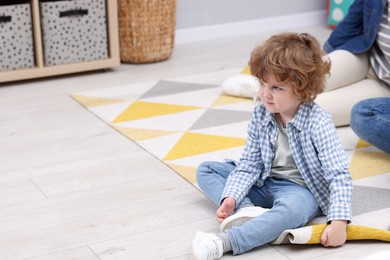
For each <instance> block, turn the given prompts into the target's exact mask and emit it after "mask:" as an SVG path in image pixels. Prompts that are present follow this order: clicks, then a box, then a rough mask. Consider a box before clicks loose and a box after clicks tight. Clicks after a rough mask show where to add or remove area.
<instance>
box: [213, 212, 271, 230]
mask: <svg viewBox="0 0 390 260" xmlns="http://www.w3.org/2000/svg"><path fill="white" fill-rule="evenodd" d="M268 210H269V209H265V208H262V207H244V208H241V209H239V210H238V211H237V212H236V213H235V214H233V215H231V216H230V217H228V218H227V219H225V220H224V221H222V223H221V226H220V227H219V228H220V230H221V232H223V231H225V230H227V229H230V228H232V227H238V226H241V225H242V224H244V223H245V222H247V221H248V220H250V219H253V218H255V217H258V216H260V215H261V214H264V213H265V212H267V211H268Z"/></svg>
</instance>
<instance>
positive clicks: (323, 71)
mask: <svg viewBox="0 0 390 260" xmlns="http://www.w3.org/2000/svg"><path fill="white" fill-rule="evenodd" d="M322 54H323V52H322V50H321V47H320V44H319V42H318V41H317V40H316V39H315V38H314V37H313V36H311V35H309V34H307V33H301V34H297V33H281V34H277V35H274V36H272V37H271V38H269V39H268V40H267V41H266V42H265V43H264V44H262V45H259V46H257V47H256V48H255V49H254V50H253V51H252V53H251V57H250V60H249V66H250V69H251V74H252V75H254V76H255V77H257V78H259V80H260V81H264V79H265V77H266V76H267V74H273V75H274V76H275V79H276V80H277V81H279V82H281V83H284V84H287V85H289V86H291V87H292V88H293V91H294V93H295V95H297V96H298V97H299V98H300V99H301V100H302V102H306V103H307V102H311V101H313V100H314V99H315V98H316V96H317V94H319V93H321V92H322V91H323V90H324V88H325V85H324V82H325V76H326V75H327V74H329V70H330V65H331V64H330V62H329V61H323V59H322Z"/></svg>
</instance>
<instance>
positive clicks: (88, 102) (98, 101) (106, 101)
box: [72, 95, 126, 107]
mask: <svg viewBox="0 0 390 260" xmlns="http://www.w3.org/2000/svg"><path fill="white" fill-rule="evenodd" d="M72 97H73V98H74V99H75V100H76V101H77V102H79V103H80V104H82V105H83V106H85V107H98V106H105V105H111V104H118V103H123V102H126V101H125V100H121V99H111V98H99V97H86V96H82V95H73V96H72Z"/></svg>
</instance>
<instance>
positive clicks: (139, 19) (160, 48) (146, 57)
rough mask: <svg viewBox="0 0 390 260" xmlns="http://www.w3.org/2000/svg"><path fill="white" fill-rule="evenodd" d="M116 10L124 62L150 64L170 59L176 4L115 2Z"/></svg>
mask: <svg viewBox="0 0 390 260" xmlns="http://www.w3.org/2000/svg"><path fill="white" fill-rule="evenodd" d="M118 7H119V37H120V56H121V60H122V61H123V62H128V63H150V62H157V61H163V60H166V59H168V58H169V57H170V56H171V54H172V50H173V45H174V38H175V25H176V0H118Z"/></svg>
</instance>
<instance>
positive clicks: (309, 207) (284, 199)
mask: <svg viewBox="0 0 390 260" xmlns="http://www.w3.org/2000/svg"><path fill="white" fill-rule="evenodd" d="M234 168H235V165H234V164H233V163H230V162H204V163H202V164H201V165H200V166H199V167H198V171H197V183H198V185H199V187H200V188H201V189H202V191H203V192H204V193H205V194H206V195H207V196H208V197H209V198H210V199H211V200H212V201H213V202H214V203H215V204H217V205H219V202H220V199H221V195H222V193H223V190H224V187H225V183H226V179H227V178H228V176H229V174H230V172H231V171H232V170H234ZM247 203H252V204H253V205H255V206H260V207H263V208H270V210H268V211H267V212H265V213H263V214H262V215H260V216H258V217H256V218H254V219H251V220H249V221H247V222H245V223H244V224H243V225H241V226H238V227H232V228H231V229H228V230H226V231H225V232H226V233H227V235H228V236H229V240H230V242H231V244H232V248H233V254H235V255H237V254H242V253H244V252H247V251H249V250H251V249H253V248H255V247H258V246H261V245H264V244H266V243H269V242H272V241H274V240H275V239H276V238H277V237H278V236H279V235H280V234H281V233H282V232H283V231H284V230H286V229H292V228H298V227H302V226H304V225H305V224H306V223H307V222H309V221H310V220H312V219H313V218H314V217H316V216H318V215H320V214H321V210H320V208H319V205H318V202H317V200H316V199H315V197H314V195H313V194H312V193H311V192H310V191H309V190H308V189H307V188H305V187H303V186H301V185H298V184H296V183H294V182H291V181H289V180H286V179H276V178H267V179H266V181H265V182H264V185H263V186H262V187H258V186H257V185H254V186H253V187H252V188H251V189H250V191H249V193H248V195H247V196H246V197H245V199H244V200H243V202H241V204H240V205H238V207H237V208H240V207H242V206H243V205H244V204H247Z"/></svg>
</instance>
